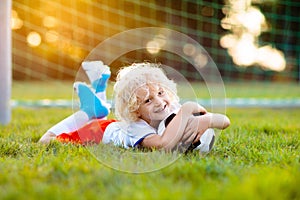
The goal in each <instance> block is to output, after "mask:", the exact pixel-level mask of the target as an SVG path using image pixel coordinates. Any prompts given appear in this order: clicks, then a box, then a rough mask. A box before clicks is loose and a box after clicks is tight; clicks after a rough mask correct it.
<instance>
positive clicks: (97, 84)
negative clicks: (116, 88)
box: [92, 74, 110, 93]
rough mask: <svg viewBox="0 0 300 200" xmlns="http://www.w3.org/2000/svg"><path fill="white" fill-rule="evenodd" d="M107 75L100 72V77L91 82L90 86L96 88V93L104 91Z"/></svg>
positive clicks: (108, 75)
mask: <svg viewBox="0 0 300 200" xmlns="http://www.w3.org/2000/svg"><path fill="white" fill-rule="evenodd" d="M109 77H110V74H102V77H101V78H99V79H97V80H95V81H94V82H93V83H92V87H93V88H94V89H95V90H96V93H98V92H104V91H105V89H106V87H107V81H108V79H109Z"/></svg>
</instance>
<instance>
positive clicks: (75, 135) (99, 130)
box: [56, 119, 116, 145]
mask: <svg viewBox="0 0 300 200" xmlns="http://www.w3.org/2000/svg"><path fill="white" fill-rule="evenodd" d="M115 121H116V120H115V119H107V120H103V119H94V120H92V121H91V122H89V123H88V124H86V125H84V126H83V127H81V128H80V129H78V130H76V131H73V132H70V133H62V134H60V135H58V136H56V139H57V140H58V141H60V142H63V143H69V142H70V143H75V144H83V145H87V144H99V143H100V142H101V140H102V138H103V134H104V131H105V129H106V127H107V126H108V125H109V124H110V123H112V122H115Z"/></svg>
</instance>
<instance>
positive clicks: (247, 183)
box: [0, 84, 300, 199]
mask: <svg viewBox="0 0 300 200" xmlns="http://www.w3.org/2000/svg"><path fill="white" fill-rule="evenodd" d="M28 86H30V85H28ZM39 86H40V87H41V85H39ZM19 87H20V88H21V86H20V85H19ZM22 87H24V85H23V86H22ZM238 87H242V86H240V85H233V86H232V88H238ZM243 87H244V86H243ZM270 87H271V86H270ZM282 87H284V88H285V90H284V91H282V92H280V91H278V93H277V95H278V96H285V94H287V92H286V90H287V89H288V88H289V86H282ZM291 87H292V89H290V90H289V91H297V87H294V86H291ZM49 88H50V89H49ZM49 88H48V86H47V84H45V87H44V89H47V91H48V94H47V93H46V92H45V94H44V93H42V94H41V96H43V95H44V96H43V97H45V98H47V97H51V98H52V97H53V98H55V94H53V92H54V91H55V93H56V94H57V95H58V96H60V98H64V97H67V95H66V94H65V93H64V92H62V91H60V90H61V89H63V88H65V89H66V88H67V87H65V86H62V87H60V88H59V90H57V91H56V90H54V89H53V90H52V89H51V88H52V86H49ZM245 88H246V87H245ZM258 88H261V87H258ZM34 90H35V89H34V86H33V90H28V92H27V93H26V94H25V93H24V96H21V95H20V94H19V93H16V91H18V88H14V90H13V97H15V98H21V97H22V98H24V99H33V98H35V97H36V98H38V94H36V92H34ZM229 90H230V89H229ZM249 90H250V91H252V90H254V89H249ZM50 91H51V92H50ZM232 93H235V92H234V89H232ZM243 93H246V92H243ZM267 93H268V92H267ZM71 94H72V92H71ZM18 95H20V96H18ZM232 95H233V94H232ZM235 95H238V94H237V92H236V94H235ZM235 95H233V96H235ZM292 95H293V96H292V97H297V96H298V95H299V93H294V94H292ZM246 97H247V96H246ZM257 97H263V92H262V91H261V94H257ZM272 97H274V98H276V97H277V96H274V95H273V94H270V98H272ZM71 113H72V110H71V109H67V108H39V109H32V108H30V109H28V108H27V109H26V108H15V109H13V113H12V121H11V123H10V124H8V125H7V126H0V199H300V190H299V185H300V155H299V152H300V151H299V144H300V123H299V119H300V108H294V109H263V108H251V109H250V108H248V109H237V108H229V109H227V115H228V116H229V118H230V119H231V126H230V127H229V128H228V129H226V130H225V131H222V133H221V134H220V135H219V137H218V140H217V142H216V145H215V147H214V149H213V151H212V152H211V153H210V154H208V155H207V156H200V155H199V154H198V153H196V152H194V153H189V154H187V155H182V156H180V157H178V159H177V160H175V162H173V163H171V164H170V165H167V166H166V167H163V168H162V169H159V170H155V171H153V172H149V173H141V174H133V173H126V172H122V171H118V170H114V169H113V168H111V167H108V166H107V165H106V163H103V162H99V161H98V160H97V159H95V157H94V155H93V154H91V153H90V151H89V150H90V149H89V148H85V147H82V146H76V145H65V144H60V143H58V142H53V143H51V144H50V145H46V146H43V145H40V144H38V143H37V141H38V139H39V138H40V136H41V135H42V134H43V133H44V132H45V131H46V130H47V129H48V128H49V127H50V126H51V125H53V124H54V123H56V122H57V121H59V120H60V119H63V118H64V117H66V116H68V115H69V114H71ZM97 148H99V149H98V150H101V152H99V151H98V153H102V152H103V154H101V155H99V156H102V157H101V159H104V158H105V156H106V155H109V156H107V162H108V163H109V162H112V161H116V160H119V159H115V158H112V157H111V156H113V155H117V156H120V155H123V157H120V158H122V159H123V160H122V162H123V164H125V165H126V166H128V167H134V166H130V164H131V165H132V163H134V162H136V163H137V164H138V165H139V167H140V168H141V167H145V168H147V167H149V165H150V164H151V163H149V160H146V159H145V160H142V161H136V160H134V158H130V157H126V153H128V152H129V153H132V150H126V151H125V150H123V149H119V148H115V147H111V146H109V145H99V146H98V147H97ZM154 153H155V156H156V160H155V162H161V161H163V160H165V159H170V157H172V156H173V155H172V154H165V153H161V152H154ZM124 155H125V157H124ZM102 161H103V160H102ZM147 162H148V163H147ZM153 162H154V161H153Z"/></svg>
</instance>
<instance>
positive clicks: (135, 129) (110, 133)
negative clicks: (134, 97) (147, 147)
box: [102, 104, 180, 148]
mask: <svg viewBox="0 0 300 200" xmlns="http://www.w3.org/2000/svg"><path fill="white" fill-rule="evenodd" d="M179 107H180V105H179V104H173V105H172V108H171V110H172V112H171V113H170V114H169V115H168V116H167V117H166V118H165V119H164V120H162V121H161V123H160V124H159V126H158V130H157V129H156V128H154V127H152V126H150V125H149V124H148V123H147V122H146V121H144V120H142V119H140V120H139V121H137V122H132V123H126V122H113V123H111V124H109V125H108V126H107V127H106V129H105V131H104V135H103V138H102V143H103V144H107V143H113V144H114V145H116V146H122V147H125V148H129V147H136V146H137V145H138V144H140V143H141V142H142V141H143V139H144V138H145V137H147V136H149V135H151V134H159V135H162V134H163V132H164V130H165V120H166V119H167V118H168V117H169V116H170V115H172V114H174V113H177V112H178V110H179Z"/></svg>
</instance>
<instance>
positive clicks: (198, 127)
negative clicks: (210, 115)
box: [182, 115, 209, 146]
mask: <svg viewBox="0 0 300 200" xmlns="http://www.w3.org/2000/svg"><path fill="white" fill-rule="evenodd" d="M200 121H201V122H200ZM208 125H209V120H207V117H206V116H205V117H199V116H194V115H191V116H190V117H189V119H188V123H187V125H186V127H185V130H184V134H183V137H182V142H183V143H184V144H186V145H188V146H189V145H190V144H192V143H194V142H197V141H199V140H200V137H201V136H202V134H203V133H204V132H205V131H206V129H207V128H208Z"/></svg>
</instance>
